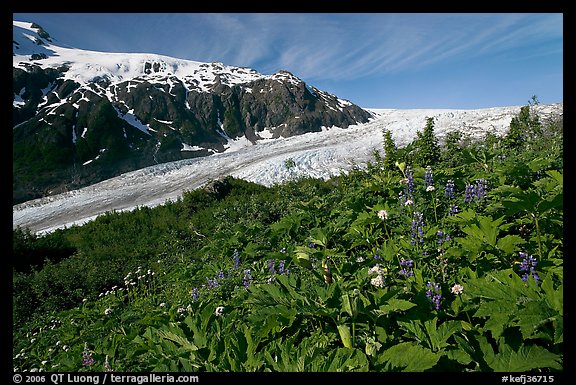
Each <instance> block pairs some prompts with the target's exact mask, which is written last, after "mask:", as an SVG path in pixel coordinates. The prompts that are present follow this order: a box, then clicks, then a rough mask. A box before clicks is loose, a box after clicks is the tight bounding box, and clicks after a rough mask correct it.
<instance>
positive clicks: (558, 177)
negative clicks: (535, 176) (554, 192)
mask: <svg viewBox="0 0 576 385" xmlns="http://www.w3.org/2000/svg"><path fill="white" fill-rule="evenodd" d="M546 175H548V176H549V177H550V178H552V179H554V180H555V181H556V182H557V183H558V184H560V185H562V184H564V174H562V173H560V172H559V171H558V170H547V171H546Z"/></svg>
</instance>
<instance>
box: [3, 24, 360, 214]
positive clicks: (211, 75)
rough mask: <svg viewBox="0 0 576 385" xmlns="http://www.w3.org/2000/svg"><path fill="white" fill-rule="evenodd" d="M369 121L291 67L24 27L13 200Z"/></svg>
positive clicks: (16, 60)
mask: <svg viewBox="0 0 576 385" xmlns="http://www.w3.org/2000/svg"><path fill="white" fill-rule="evenodd" d="M370 118H371V114H370V113H369V112H368V111H366V110H364V109H362V108H360V107H358V106H356V105H354V104H353V103H351V102H349V101H347V100H342V99H339V98H338V97H336V96H334V95H331V94H329V93H327V92H324V91H322V90H319V89H317V88H315V87H312V86H309V85H307V84H306V83H305V82H303V81H302V80H301V79H299V78H297V77H296V76H294V75H292V74H291V73H289V72H287V71H279V72H277V73H275V74H272V75H263V74H260V73H258V72H256V71H254V70H252V69H248V68H239V67H233V66H227V65H224V64H222V63H202V62H196V61H190V60H181V59H175V58H171V57H167V56H162V55H155V54H124V53H103V52H94V51H86V50H81V49H76V48H67V47H64V46H62V45H61V44H56V42H55V41H54V39H52V38H51V37H50V35H49V34H48V33H47V32H46V31H44V30H43V29H42V27H40V26H38V25H36V24H33V23H26V22H18V21H14V22H13V149H14V155H13V174H14V182H13V203H20V202H23V201H26V200H30V199H34V198H38V197H42V196H46V195H51V194H55V193H59V192H63V191H68V190H73V189H77V188H80V187H83V186H87V185H90V184H93V183H96V182H99V181H102V180H105V179H107V178H110V177H112V176H115V175H120V174H121V173H124V172H128V171H131V170H136V169H140V168H143V167H146V166H150V165H153V164H158V163H163V162H169V161H174V160H181V159H187V158H195V157H201V156H206V155H211V154H215V153H221V152H225V151H227V150H228V151H230V150H231V149H233V148H235V147H236V146H234V144H237V142H238V141H243V142H244V143H245V144H255V143H258V142H259V141H262V140H266V139H277V138H280V137H290V136H293V135H300V134H303V133H306V132H319V131H321V130H322V128H323V127H332V126H337V127H342V128H346V127H348V126H349V125H353V124H358V123H365V122H367V121H368V120H369V119H370Z"/></svg>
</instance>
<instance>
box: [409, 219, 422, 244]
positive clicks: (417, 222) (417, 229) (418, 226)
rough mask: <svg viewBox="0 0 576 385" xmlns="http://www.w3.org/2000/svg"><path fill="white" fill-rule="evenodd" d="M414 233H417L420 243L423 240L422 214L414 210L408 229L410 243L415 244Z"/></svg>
mask: <svg viewBox="0 0 576 385" xmlns="http://www.w3.org/2000/svg"><path fill="white" fill-rule="evenodd" d="M416 235H418V238H419V241H420V243H422V242H424V238H423V237H424V215H423V214H422V213H421V212H418V211H415V212H414V219H412V228H411V229H410V238H412V240H411V241H410V244H411V245H414V244H416Z"/></svg>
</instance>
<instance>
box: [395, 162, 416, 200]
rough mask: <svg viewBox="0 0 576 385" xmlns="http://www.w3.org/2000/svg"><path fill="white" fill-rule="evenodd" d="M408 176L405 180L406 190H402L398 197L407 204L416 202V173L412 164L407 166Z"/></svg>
mask: <svg viewBox="0 0 576 385" xmlns="http://www.w3.org/2000/svg"><path fill="white" fill-rule="evenodd" d="M405 175H406V178H405V179H404V180H403V183H405V186H404V190H403V191H402V192H400V194H399V196H398V198H399V199H400V201H401V202H402V203H403V204H404V205H405V206H407V205H409V204H413V203H414V173H413V172H412V169H411V168H410V166H406V174H405Z"/></svg>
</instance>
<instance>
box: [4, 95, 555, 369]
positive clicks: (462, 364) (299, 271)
mask: <svg viewBox="0 0 576 385" xmlns="http://www.w3.org/2000/svg"><path fill="white" fill-rule="evenodd" d="M530 107H531V106H528V107H526V109H523V110H522V111H521V113H520V116H519V117H517V118H515V120H513V121H512V122H511V131H514V130H517V131H518V132H512V133H509V134H508V140H500V138H496V137H495V136H493V135H488V136H487V137H486V138H483V140H480V141H477V142H474V141H467V139H465V138H463V136H462V135H460V134H454V135H451V136H450V137H449V138H447V139H446V144H445V145H444V146H440V145H438V142H437V140H436V138H435V136H434V132H433V128H434V127H433V120H431V119H430V120H428V121H427V124H426V128H425V129H424V131H423V132H422V133H421V134H420V133H419V135H418V136H417V138H416V139H415V141H414V142H413V143H411V144H410V145H408V146H406V147H404V148H396V146H395V145H394V143H393V142H392V139H391V136H390V135H389V134H388V135H386V133H385V138H387V139H386V140H385V142H387V143H386V146H387V148H393V149H394V154H393V156H391V154H390V155H386V154H385V156H384V157H379V156H378V157H375V161H374V162H373V163H371V164H369V166H368V167H367V168H366V169H355V170H352V171H351V172H349V173H348V174H345V175H344V174H343V175H340V176H338V177H335V178H332V179H330V180H327V181H322V180H315V179H311V178H300V179H297V180H291V181H289V182H287V183H284V184H281V185H277V186H273V187H270V188H268V187H263V186H260V185H256V184H253V183H249V182H246V181H242V180H238V179H234V178H231V177H229V178H226V179H224V180H221V181H216V182H213V183H211V184H210V185H208V186H206V188H203V189H198V190H194V191H189V192H186V193H184V194H183V195H182V197H181V199H179V200H178V201H176V202H172V203H167V204H165V205H162V206H159V207H156V208H153V209H151V208H144V207H143V208H139V209H137V210H134V211H133V212H123V213H115V212H112V213H108V214H105V215H103V216H101V217H98V218H97V219H96V220H95V221H93V222H90V223H87V224H85V225H83V226H75V227H71V228H68V229H63V230H58V231H56V232H54V233H51V234H48V235H45V236H41V237H39V236H38V237H37V236H35V235H32V234H30V233H29V232H27V231H26V230H24V229H16V230H14V237H13V249H14V254H15V258H18V262H19V265H18V269H14V272H13V278H14V287H13V290H14V291H13V299H14V308H13V329H14V330H13V365H14V367H15V370H18V371H24V370H27V371H33V370H43V371H59V372H60V371H74V372H76V371H98V372H99V371H104V370H114V371H199V372H204V371H258V372H260V371H309V372H323V371H377V372H384V371H416V372H421V371H432V372H440V371H447V372H468V371H475V372H491V371H498V372H519V371H537V372H540V373H549V372H552V373H553V372H557V371H562V370H563V366H564V365H563V359H564V354H563V287H564V286H563V144H562V126H561V123H559V122H554V121H550V122H540V121H538V124H537V125H536V124H535V123H534V122H535V120H534V119H535V117H534V115H533V113H532V111H531V108H530ZM536 127H538V129H535V128H536ZM526 130H529V132H527V131H526ZM519 138H521V139H519ZM392 160H393V162H391V161H392ZM286 166H287V167H289V164H288V163H287V164H286Z"/></svg>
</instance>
